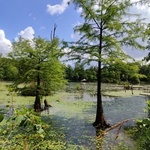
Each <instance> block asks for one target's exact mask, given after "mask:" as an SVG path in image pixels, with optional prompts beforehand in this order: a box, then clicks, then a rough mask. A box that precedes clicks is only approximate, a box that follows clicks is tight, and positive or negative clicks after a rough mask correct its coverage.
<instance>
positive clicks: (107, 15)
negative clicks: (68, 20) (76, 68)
mask: <svg viewBox="0 0 150 150" xmlns="http://www.w3.org/2000/svg"><path fill="white" fill-rule="evenodd" d="M73 2H74V3H75V5H76V7H77V8H82V13H81V17H83V19H84V23H83V24H80V25H77V26H76V27H75V28H74V31H75V32H77V33H79V34H80V36H81V37H80V39H79V40H78V41H77V42H64V45H65V46H67V47H70V49H71V51H70V52H69V56H70V57H72V58H73V59H78V60H82V62H83V63H89V62H90V61H96V62H97V65H98V70H97V111H96V119H95V122H94V123H93V125H94V126H99V127H101V128H105V127H107V126H108V124H107V122H106V119H105V117H104V112H103V106H102V95H101V69H102V65H103V64H104V63H106V62H107V60H108V58H114V59H115V58H122V59H125V58H127V57H126V54H125V53H124V50H123V46H131V47H134V48H136V49H144V48H145V47H144V46H142V45H141V44H140V43H139V42H138V39H140V38H141V39H142V40H144V38H145V34H144V31H145V23H144V22H143V20H142V19H140V16H139V15H136V14H130V10H131V7H132V1H131V0H73Z"/></svg>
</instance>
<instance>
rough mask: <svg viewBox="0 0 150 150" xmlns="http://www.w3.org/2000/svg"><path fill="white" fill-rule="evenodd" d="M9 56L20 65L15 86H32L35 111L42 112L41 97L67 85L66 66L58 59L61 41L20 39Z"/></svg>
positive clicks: (54, 39)
mask: <svg viewBox="0 0 150 150" xmlns="http://www.w3.org/2000/svg"><path fill="white" fill-rule="evenodd" d="M9 56H11V58H12V59H15V60H16V61H17V63H18V65H17V68H18V75H17V78H16V80H15V81H14V85H15V86H16V87H17V86H18V85H19V84H21V83H23V84H24V86H25V87H28V86H29V85H31V84H32V89H35V91H34V92H35V103H34V109H35V111H39V110H41V102H40V100H41V96H44V95H47V94H49V93H50V92H51V91H55V90H58V89H60V88H61V87H62V86H63V84H64V83H65V80H64V75H65V73H64V71H65V70H64V66H63V65H62V64H61V63H60V61H59V59H58V58H59V40H58V39H57V38H53V39H52V40H51V41H47V40H44V39H42V38H40V37H38V38H34V39H33V40H32V41H29V40H25V39H22V38H20V39H19V41H17V42H14V43H13V51H12V52H11V53H10V54H9Z"/></svg>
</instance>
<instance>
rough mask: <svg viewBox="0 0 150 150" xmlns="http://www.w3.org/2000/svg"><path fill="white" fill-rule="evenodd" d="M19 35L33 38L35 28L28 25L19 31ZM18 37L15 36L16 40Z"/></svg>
mask: <svg viewBox="0 0 150 150" xmlns="http://www.w3.org/2000/svg"><path fill="white" fill-rule="evenodd" d="M18 37H22V38H24V39H28V40H32V39H33V38H34V29H33V28H32V27H27V28H26V29H24V30H22V31H20V32H19V33H18ZM18 37H16V38H15V40H16V41H17V40H18Z"/></svg>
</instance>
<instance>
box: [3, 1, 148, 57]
mask: <svg viewBox="0 0 150 150" xmlns="http://www.w3.org/2000/svg"><path fill="white" fill-rule="evenodd" d="M68 1H69V0H13V1H10V0H0V53H2V54H3V55H6V54H7V53H8V52H10V51H11V45H12V42H13V41H15V40H17V38H18V37H19V36H21V37H23V38H26V39H30V40H31V39H33V38H34V37H38V36H40V37H42V38H44V39H48V40H50V33H51V31H52V30H53V27H54V24H56V25H57V29H56V36H58V37H59V39H60V40H66V41H72V40H75V38H76V36H77V35H75V34H74V31H73V28H74V26H75V25H77V24H79V23H81V22H82V19H81V18H80V13H81V9H80V8H79V9H75V6H74V5H73V4H71V5H68V4H67V3H68ZM132 1H136V0H132ZM132 11H135V12H138V13H140V14H142V15H143V16H144V17H145V16H146V17H147V18H148V20H150V8H149V7H147V6H142V7H141V6H139V5H136V6H135V8H133V10H132ZM126 52H127V54H130V55H131V56H132V57H134V58H135V59H141V58H143V57H144V56H146V55H147V53H148V52H143V51H137V50H133V49H129V48H126Z"/></svg>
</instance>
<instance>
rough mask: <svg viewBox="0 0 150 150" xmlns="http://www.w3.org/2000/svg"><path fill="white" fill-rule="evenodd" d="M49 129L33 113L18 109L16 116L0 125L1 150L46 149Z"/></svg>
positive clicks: (8, 118)
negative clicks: (45, 141) (46, 137)
mask: <svg viewBox="0 0 150 150" xmlns="http://www.w3.org/2000/svg"><path fill="white" fill-rule="evenodd" d="M47 127H48V125H46V124H44V123H42V121H41V118H40V116H39V115H37V114H35V113H34V112H33V111H31V110H28V109H24V108H21V109H16V110H15V114H14V115H13V116H9V117H7V118H6V119H5V120H3V122H2V123H1V125H0V137H1V140H0V148H2V149H3V150H5V149H8V150H9V149H10V150H11V149H37V147H40V146H43V147H44V145H43V144H44V137H45V135H46V132H45V130H46V128H47Z"/></svg>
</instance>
